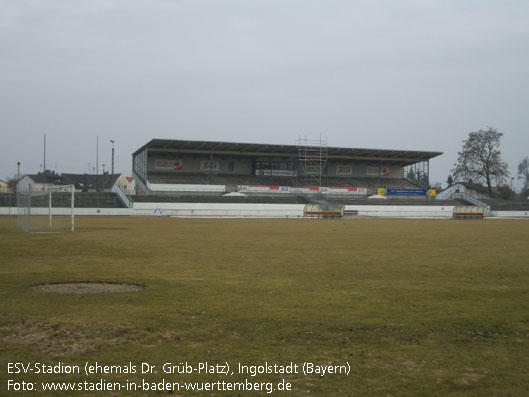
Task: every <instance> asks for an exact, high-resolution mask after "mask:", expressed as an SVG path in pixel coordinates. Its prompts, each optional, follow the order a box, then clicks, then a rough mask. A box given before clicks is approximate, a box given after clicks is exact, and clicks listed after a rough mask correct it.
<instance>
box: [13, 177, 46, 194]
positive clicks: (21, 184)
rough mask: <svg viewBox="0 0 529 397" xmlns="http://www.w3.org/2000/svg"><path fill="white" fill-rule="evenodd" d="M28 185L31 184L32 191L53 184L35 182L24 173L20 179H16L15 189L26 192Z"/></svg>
mask: <svg viewBox="0 0 529 397" xmlns="http://www.w3.org/2000/svg"><path fill="white" fill-rule="evenodd" d="M30 185H31V190H32V191H33V192H36V191H41V190H46V189H47V188H48V187H50V186H54V185H52V184H50V183H35V182H34V181H33V179H31V178H30V177H29V176H27V175H25V176H23V177H22V178H21V179H20V181H18V184H17V189H18V191H20V192H27V191H29V188H30Z"/></svg>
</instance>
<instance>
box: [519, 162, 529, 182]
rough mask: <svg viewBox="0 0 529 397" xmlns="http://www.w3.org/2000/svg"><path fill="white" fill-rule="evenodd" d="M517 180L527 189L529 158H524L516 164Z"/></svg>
mask: <svg viewBox="0 0 529 397" xmlns="http://www.w3.org/2000/svg"><path fill="white" fill-rule="evenodd" d="M518 179H521V180H523V188H524V189H528V188H529V158H528V157H525V158H524V159H523V160H522V161H520V164H518Z"/></svg>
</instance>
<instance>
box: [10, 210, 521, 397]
mask: <svg viewBox="0 0 529 397" xmlns="http://www.w3.org/2000/svg"><path fill="white" fill-rule="evenodd" d="M76 226H77V230H76V232H75V233H73V234H71V233H65V234H55V235H26V234H21V233H17V232H13V231H10V230H9V229H8V228H7V219H6V217H3V218H0V255H1V256H0V263H1V266H0V359H1V360H0V395H4V394H5V393H7V380H8V379H18V380H22V379H24V380H27V381H31V382H41V381H57V380H63V381H84V380H87V379H88V378H87V377H86V376H75V375H70V376H69V375H63V376H59V375H47V376H44V375H36V374H28V375H24V376H22V375H16V374H8V373H7V369H8V366H7V363H8V362H25V363H28V362H41V363H47V364H55V363H57V362H59V361H60V362H62V363H66V364H82V365H84V363H85V362H87V361H89V362H95V361H98V362H99V363H104V364H120V365H124V364H126V363H128V362H129V361H130V362H133V363H135V364H137V365H138V364H139V363H141V362H142V361H145V362H149V363H151V364H153V365H157V366H161V365H162V364H163V363H165V362H172V363H174V364H178V363H181V362H186V361H187V362H189V363H191V364H196V363H199V362H205V361H208V362H209V363H224V362H228V363H230V365H231V366H232V367H235V366H236V364H237V363H238V362H241V363H245V364H253V365H257V364H262V363H264V362H265V361H267V362H268V363H272V364H273V363H277V364H283V365H286V364H289V363H290V362H294V363H298V364H302V363H303V362H305V361H310V362H314V363H317V364H325V365H328V364H338V365H339V364H344V363H346V362H347V363H349V365H350V367H351V372H350V374H349V375H339V374H335V375H326V376H324V377H320V376H315V375H309V376H304V375H303V374H297V375H286V376H284V375H273V374H272V375H259V376H256V377H255V378H252V377H248V376H239V375H237V374H236V375H234V376H233V377H230V378H225V377H223V376H220V375H185V376H183V375H180V376H172V375H165V376H162V375H161V374H157V375H144V376H142V375H139V374H136V375H128V376H125V375H105V376H103V377H104V378H106V379H108V380H124V379H134V380H139V379H141V378H142V377H144V378H146V380H148V381H155V380H158V379H161V378H162V377H165V378H166V379H169V380H172V381H174V380H181V381H191V380H210V381H217V380H221V381H222V380H226V381H240V380H241V379H242V380H244V378H245V377H247V378H248V379H250V380H252V381H262V382H265V381H272V382H276V383H277V382H278V381H280V380H281V379H282V378H286V379H287V381H288V382H291V383H292V391H291V392H290V393H285V392H283V393H280V392H277V393H280V394H282V395H307V394H311V395H323V396H336V395H355V396H361V395H392V396H405V395H406V396H409V395H421V396H422V395H424V396H436V395H437V396H446V395H456V396H457V395H465V396H466V395H475V396H478V395H479V396H483V395H498V396H499V395H501V396H504V395H510V396H524V395H529V382H528V381H527V369H528V368H529V222H528V221H526V220H486V221H452V220H383V219H361V218H360V219H353V220H250V219H244V220H234V219H228V220H213V219H212V220H206V219H198V220H187V219H185V220H184V219H169V218H154V217H145V218H144V217H112V218H111V217H77V218H76ZM63 281H112V282H116V281H120V282H131V283H143V284H145V285H146V288H145V289H144V290H142V291H140V292H133V293H120V294H99V295H60V294H50V293H39V292H34V291H31V290H30V289H28V286H30V285H32V284H35V283H47V282H63ZM99 378H101V376H96V377H93V378H90V379H89V380H94V381H96V380H99ZM27 394H28V395H43V394H44V393H27ZM158 394H162V393H152V392H144V393H140V392H137V393H132V394H131V395H149V396H150V395H158ZM163 394H164V395H168V393H167V392H165V393H163ZM235 394H238V395H248V394H252V393H245V392H238V393H235ZM253 394H254V395H259V394H266V393H265V392H262V393H253ZM274 394H276V393H274ZM17 395H24V393H18V394H17ZM62 395H68V394H67V393H63V394H62ZM74 395H79V396H82V395H87V396H88V395H123V393H117V392H115V393H112V392H108V393H94V392H86V393H81V392H78V393H75V394H74ZM169 395H170V394H169ZM174 395H200V394H199V393H189V394H185V393H184V392H182V391H180V392H179V393H175V394H174ZM203 395H234V393H233V392H232V393H230V392H215V393H211V392H207V393H204V394H203Z"/></svg>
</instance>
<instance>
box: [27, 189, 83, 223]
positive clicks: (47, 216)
mask: <svg viewBox="0 0 529 397" xmlns="http://www.w3.org/2000/svg"><path fill="white" fill-rule="evenodd" d="M74 203H75V186H74V185H64V186H53V187H48V188H46V189H45V190H34V189H32V186H31V185H30V186H29V188H28V189H27V190H25V191H18V192H17V210H18V214H17V224H18V227H19V229H21V230H22V231H24V232H26V233H63V232H73V231H74V225H75V216H74Z"/></svg>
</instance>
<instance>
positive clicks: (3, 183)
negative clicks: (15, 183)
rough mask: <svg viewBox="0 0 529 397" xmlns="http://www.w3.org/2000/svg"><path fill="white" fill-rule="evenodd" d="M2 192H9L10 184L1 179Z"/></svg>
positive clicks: (0, 191) (0, 188) (0, 189)
mask: <svg viewBox="0 0 529 397" xmlns="http://www.w3.org/2000/svg"><path fill="white" fill-rule="evenodd" d="M0 193H9V186H8V184H7V182H4V181H3V180H1V179H0Z"/></svg>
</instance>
